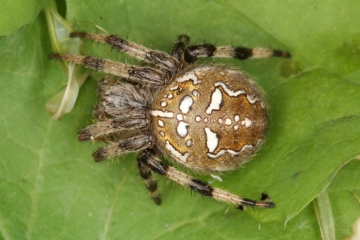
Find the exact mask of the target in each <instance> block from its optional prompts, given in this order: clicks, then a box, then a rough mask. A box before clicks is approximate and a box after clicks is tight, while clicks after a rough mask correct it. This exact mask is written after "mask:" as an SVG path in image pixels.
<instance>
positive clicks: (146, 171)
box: [137, 155, 161, 205]
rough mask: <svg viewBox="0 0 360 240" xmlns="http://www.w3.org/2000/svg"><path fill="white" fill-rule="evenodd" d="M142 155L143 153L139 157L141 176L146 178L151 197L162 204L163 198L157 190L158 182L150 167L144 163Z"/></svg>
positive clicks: (158, 203)
mask: <svg viewBox="0 0 360 240" xmlns="http://www.w3.org/2000/svg"><path fill="white" fill-rule="evenodd" d="M141 156H142V155H140V156H139V157H138V158H137V163H138V167H139V171H140V176H141V177H142V178H143V179H144V182H145V186H146V188H147V189H148V190H149V192H150V196H151V198H152V199H153V200H154V202H155V203H156V204H157V205H160V204H161V198H160V194H159V192H158V190H157V182H156V180H155V179H154V177H153V176H152V174H151V170H150V168H149V167H148V166H146V165H145V164H144V163H143V161H142V158H141Z"/></svg>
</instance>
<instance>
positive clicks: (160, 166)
mask: <svg viewBox="0 0 360 240" xmlns="http://www.w3.org/2000/svg"><path fill="white" fill-rule="evenodd" d="M138 161H140V162H142V163H143V164H145V165H146V166H148V167H149V168H150V169H151V170H152V171H154V172H156V173H158V174H160V175H163V176H165V177H167V178H169V179H171V180H173V181H174V182H177V183H178V184H180V185H182V186H185V187H188V188H190V189H192V190H194V191H195V192H198V193H200V194H201V195H203V196H208V197H212V198H214V199H215V200H217V201H222V202H226V203H231V204H235V205H236V206H237V208H238V209H243V206H255V207H261V208H273V207H275V204H274V203H272V202H265V201H254V200H251V199H247V198H242V197H239V196H237V195H235V194H232V193H230V192H227V191H225V190H221V189H218V188H213V187H211V186H210V185H209V184H207V183H205V182H203V181H201V180H198V179H194V178H193V177H191V176H190V175H187V174H185V173H183V172H180V171H178V170H176V169H175V168H173V167H170V166H167V165H166V164H165V163H163V162H162V161H161V160H160V159H159V158H157V157H156V156H155V152H154V150H152V149H146V150H144V151H143V152H142V153H141V154H140V156H139V157H138Z"/></svg>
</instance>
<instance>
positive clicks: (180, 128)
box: [176, 121, 189, 137]
mask: <svg viewBox="0 0 360 240" xmlns="http://www.w3.org/2000/svg"><path fill="white" fill-rule="evenodd" d="M188 126H189V124H187V123H186V122H183V121H180V122H179V124H178V125H177V128H176V131H177V133H178V134H179V136H180V137H185V136H186V135H187V134H188V130H187V129H188Z"/></svg>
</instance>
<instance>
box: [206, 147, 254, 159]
mask: <svg viewBox="0 0 360 240" xmlns="http://www.w3.org/2000/svg"><path fill="white" fill-rule="evenodd" d="M251 148H254V147H253V146H252V145H250V144H249V145H244V146H243V147H242V148H241V150H240V151H234V150H232V149H226V150H224V149H221V150H220V151H219V152H218V153H217V154H211V153H207V155H208V156H209V157H210V158H218V157H221V156H222V155H224V154H225V153H227V152H228V153H230V154H231V157H235V156H236V155H239V154H240V153H241V152H243V151H245V150H247V149H251Z"/></svg>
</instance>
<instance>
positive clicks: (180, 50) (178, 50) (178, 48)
mask: <svg viewBox="0 0 360 240" xmlns="http://www.w3.org/2000/svg"><path fill="white" fill-rule="evenodd" d="M189 43H190V37H189V36H187V35H184V34H182V35H179V36H178V41H177V43H176V44H175V45H174V48H173V50H172V52H171V56H173V57H175V58H176V59H177V60H178V61H180V62H181V63H184V62H185V59H184V54H185V49H186V48H187V46H188V45H189Z"/></svg>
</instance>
